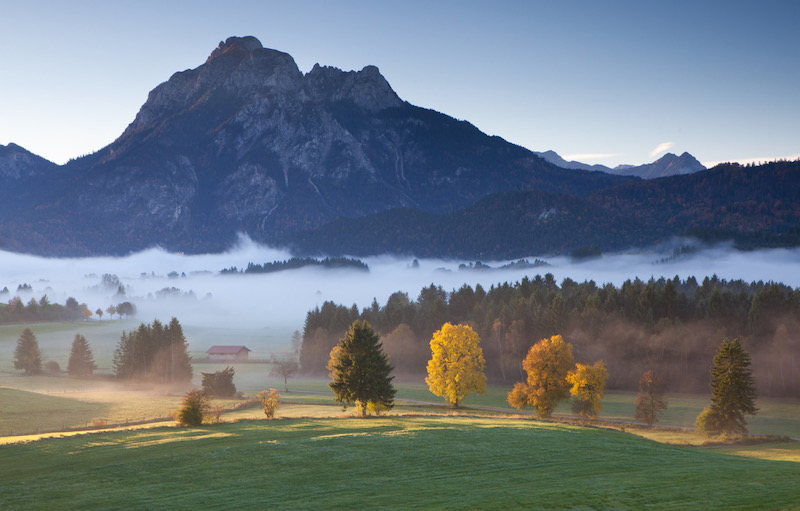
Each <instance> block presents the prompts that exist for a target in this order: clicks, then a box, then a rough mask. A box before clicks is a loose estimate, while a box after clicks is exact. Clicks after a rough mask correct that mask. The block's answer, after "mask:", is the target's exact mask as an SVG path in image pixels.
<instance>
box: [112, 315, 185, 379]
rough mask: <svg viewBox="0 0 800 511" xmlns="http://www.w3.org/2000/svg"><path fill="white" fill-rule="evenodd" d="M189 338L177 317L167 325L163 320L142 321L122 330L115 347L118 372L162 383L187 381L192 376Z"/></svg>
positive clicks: (115, 365) (115, 369)
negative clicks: (132, 327)
mask: <svg viewBox="0 0 800 511" xmlns="http://www.w3.org/2000/svg"><path fill="white" fill-rule="evenodd" d="M187 350H188V342H187V341H186V338H185V337H184V335H183V329H182V328H181V325H180V323H179V322H178V320H177V319H176V318H172V321H170V324H169V325H167V326H166V327H164V325H162V324H161V322H160V321H158V320H155V321H153V324H152V325H145V324H144V323H142V324H141V325H139V328H137V329H136V330H134V331H132V332H130V333H126V332H123V333H122V337H121V338H120V341H119V344H118V345H117V349H116V350H115V351H114V362H113V363H114V373H115V374H116V376H117V377H118V378H121V379H135V378H142V379H147V380H150V381H153V382H158V383H187V382H188V381H190V380H191V378H192V364H191V359H190V357H189V353H188V351H187Z"/></svg>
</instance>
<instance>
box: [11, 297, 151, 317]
mask: <svg viewBox="0 0 800 511" xmlns="http://www.w3.org/2000/svg"><path fill="white" fill-rule="evenodd" d="M104 312H107V313H108V314H109V317H113V316H114V314H118V315H119V317H120V318H121V317H122V316H133V315H135V314H136V306H135V305H134V304H132V303H131V302H122V303H119V304H117V305H110V306H109V307H108V308H107V309H106V310H105V311H103V310H102V309H99V308H98V309H97V310H96V311H94V312H92V311H91V310H90V309H89V307H88V306H87V305H86V304H85V303H78V301H77V300H76V299H75V298H73V297H69V298H67V300H66V302H65V303H64V305H60V304H58V303H51V302H50V299H49V298H48V297H47V295H43V296H42V297H41V298H40V299H39V300H36V299H35V298H31V299H30V300H28V302H27V303H25V302H24V301H23V300H22V298H20V297H19V296H14V297H13V298H11V300H9V301H8V303H0V324H10V323H47V322H57V321H84V320H87V319H89V318H90V317H92V316H93V315H97V317H99V318H102V317H103V313H104Z"/></svg>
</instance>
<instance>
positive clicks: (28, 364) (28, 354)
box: [14, 328, 42, 376]
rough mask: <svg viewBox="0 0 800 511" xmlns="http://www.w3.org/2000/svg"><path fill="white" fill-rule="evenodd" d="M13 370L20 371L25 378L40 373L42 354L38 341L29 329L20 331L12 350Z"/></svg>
mask: <svg viewBox="0 0 800 511" xmlns="http://www.w3.org/2000/svg"><path fill="white" fill-rule="evenodd" d="M14 369H22V370H23V371H25V375H26V376H30V375H33V374H39V373H41V372H42V352H41V351H39V341H37V340H36V336H35V335H33V332H32V331H31V329H30V328H26V329H25V330H23V331H22V334H21V335H20V336H19V339H18V340H17V349H15V350H14Z"/></svg>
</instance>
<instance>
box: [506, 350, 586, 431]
mask: <svg viewBox="0 0 800 511" xmlns="http://www.w3.org/2000/svg"><path fill="white" fill-rule="evenodd" d="M572 362H573V357H572V345H571V344H569V343H568V342H564V339H563V338H562V337H561V336H560V335H554V336H552V337H551V338H549V339H542V340H541V341H539V342H537V343H536V344H534V345H533V346H531V347H530V349H529V350H528V354H527V355H526V356H525V360H523V361H522V368H523V369H525V372H526V373H527V374H528V378H527V383H526V382H517V384H516V385H514V388H513V389H512V390H511V392H509V393H508V402H509V404H510V405H511V406H513V407H514V408H516V409H518V410H522V408H523V407H525V405H529V406H531V407H533V409H534V410H535V411H536V415H538V416H539V417H550V415H552V413H553V410H554V409H555V407H556V405H557V404H558V403H559V402H560V401H563V400H564V399H566V398H567V397H568V396H569V383H568V382H567V374H568V373H569V370H570V368H571V367H572Z"/></svg>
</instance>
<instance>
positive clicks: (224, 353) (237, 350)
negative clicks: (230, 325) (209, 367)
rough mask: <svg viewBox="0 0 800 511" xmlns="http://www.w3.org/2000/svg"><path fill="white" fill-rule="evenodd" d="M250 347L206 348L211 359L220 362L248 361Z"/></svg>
mask: <svg viewBox="0 0 800 511" xmlns="http://www.w3.org/2000/svg"><path fill="white" fill-rule="evenodd" d="M250 351H251V350H249V349H247V347H245V346H211V347H210V348H208V350H206V353H208V359H209V360H215V361H220V362H247V360H248V357H249V354H250Z"/></svg>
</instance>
